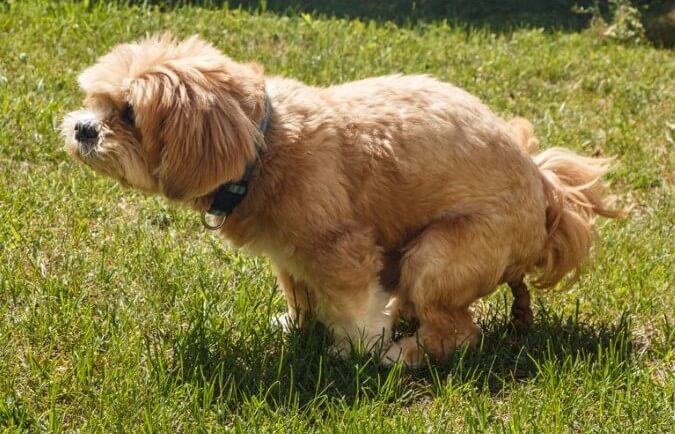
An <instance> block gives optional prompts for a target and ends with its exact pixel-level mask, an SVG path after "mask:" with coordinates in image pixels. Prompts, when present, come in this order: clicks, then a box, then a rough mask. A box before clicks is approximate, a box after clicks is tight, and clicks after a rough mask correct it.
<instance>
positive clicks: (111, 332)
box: [0, 1, 675, 433]
mask: <svg viewBox="0 0 675 434" xmlns="http://www.w3.org/2000/svg"><path fill="white" fill-rule="evenodd" d="M129 3H130V4H131V5H128V4H126V3H124V4H118V3H108V2H93V1H87V2H83V3H77V4H72V3H69V2H57V1H53V2H46V1H45V2H30V1H25V2H23V1H22V2H18V1H9V2H8V1H4V2H3V1H0V246H1V248H0V427H3V428H6V429H7V430H8V431H10V432H11V431H15V432H18V431H30V432H35V431H45V430H48V431H63V430H69V431H73V430H79V431H82V432H111V431H132V432H137V431H141V430H143V431H160V432H184V431H189V432H194V431H213V430H216V431H220V430H236V431H246V432H251V431H265V432H272V431H274V432H304V431H340V432H341V431H347V432H373V433H374V432H386V433H390V432H412V431H425V432H444V431H462V432H464V431H510V432H520V431H533V432H542V431H543V432H569V431H582V432H585V431H605V432H616V431H633V432H635V431H646V432H666V431H670V430H672V426H673V424H674V422H675V419H674V418H673V414H675V408H674V407H675V376H674V370H675V353H674V351H673V342H674V340H675V332H674V329H673V311H674V308H675V299H674V298H675V297H674V295H673V269H675V267H674V265H675V264H674V262H675V261H674V259H673V253H674V252H673V250H674V249H673V247H674V244H673V240H674V239H675V238H674V234H673V228H674V226H675V216H674V213H673V205H675V200H674V197H673V192H672V181H673V163H674V159H675V156H674V155H675V152H673V146H674V142H673V135H674V134H675V55H674V54H673V51H668V50H666V49H662V48H657V47H654V46H652V45H650V43H649V42H644V41H642V42H635V41H633V40H630V41H623V42H620V41H616V40H612V39H608V38H604V37H602V35H601V34H600V33H599V32H597V31H593V30H592V29H588V26H587V25H586V24H584V23H579V22H578V20H577V18H576V17H575V16H572V15H570V17H571V18H570V17H566V16H562V15H560V16H558V15H556V14H558V13H560V11H558V10H557V9H555V8H553V9H552V10H551V11H546V10H540V11H536V14H534V15H532V14H529V15H528V14H526V15H523V16H517V17H516V19H515V20H514V21H513V22H511V21H508V22H509V23H511V24H509V25H508V26H495V25H494V23H495V22H497V23H498V22H499V16H498V15H499V14H497V15H494V14H493V15H492V16H491V18H490V20H489V21H486V22H481V21H480V20H477V19H476V16H470V17H465V18H466V20H464V21H462V20H461V19H457V20H445V21H444V20H443V19H442V17H438V16H434V15H433V14H427V15H424V14H422V15H421V16H419V17H418V16H415V19H400V18H401V17H400V16H399V17H398V18H399V19H394V18H392V17H391V16H389V15H387V14H389V13H392V10H387V11H386V12H387V13H386V14H383V16H382V17H380V18H378V15H377V13H371V12H369V13H368V14H365V13H364V15H363V16H362V17H361V18H359V17H358V15H355V14H354V13H349V14H345V13H343V12H341V11H334V12H335V13H334V16H335V17H334V18H330V16H332V15H331V11H330V10H321V11H320V13H318V14H317V13H311V11H312V9H311V8H310V9H299V8H296V9H293V10H291V11H286V12H284V11H280V10H277V9H273V8H267V9H266V8H265V7H264V6H265V5H266V3H265V2H262V6H260V7H258V8H249V7H246V5H244V6H237V7H235V6H234V5H233V4H231V5H230V7H229V8H228V7H227V4H225V5H224V6H223V5H222V4H219V5H215V6H214V5H213V4H212V5H210V6H209V5H207V7H199V6H195V5H188V6H170V7H167V6H164V7H158V6H148V5H147V3H146V2H134V1H131V2H129ZM150 3H152V2H150ZM304 3H311V2H304ZM316 3H317V4H320V2H316ZM333 3H335V2H333ZM333 3H328V4H329V5H330V4H333ZM483 3H485V2H483ZM560 3H561V2H556V3H555V4H556V8H559V6H560ZM421 4H424V2H421ZM329 9H330V8H329ZM565 10H567V9H565ZM352 12H354V11H352ZM357 12H358V11H357ZM451 12H452V11H447V10H446V11H444V13H451ZM472 13H475V14H478V15H477V16H480V11H472ZM537 14H539V15H537ZM542 14H543V15H542ZM547 14H548V15H547ZM537 17H539V18H541V17H544V18H545V19H538V18H537ZM556 18H560V21H559V22H560V23H561V25H560V26H556V22H557V21H556ZM567 18H569V19H567ZM505 22H507V21H505ZM165 29H170V30H172V31H173V32H174V33H175V34H177V35H180V36H186V35H189V34H192V33H199V34H201V35H202V36H203V37H205V38H206V39H209V40H211V41H213V43H214V44H216V45H217V46H218V47H220V48H221V49H222V50H223V51H224V52H226V53H227V54H229V55H230V56H232V57H234V58H235V59H238V60H253V61H257V62H259V63H261V64H262V65H264V67H265V69H266V71H267V73H268V74H283V75H288V76H292V77H295V78H298V79H300V80H304V81H306V82H308V83H312V84H321V85H323V84H329V83H338V82H343V81H346V80H351V79H356V78H363V77H368V76H371V75H377V74H385V73H392V72H403V73H413V72H414V73H428V74H433V75H435V76H437V77H439V78H441V79H443V80H447V81H449V82H452V83H454V84H456V85H459V86H461V87H464V88H466V89H467V90H469V91H470V92H472V93H474V94H476V95H478V96H479V97H480V98H481V99H482V100H483V101H484V102H485V103H487V104H488V105H489V106H490V107H492V108H493V109H494V110H495V111H496V112H497V113H499V114H500V115H502V116H504V117H507V118H508V117H511V116H514V115H521V116H525V117H527V118H529V119H530V120H532V122H533V123H534V124H535V128H536V131H537V134H538V136H539V137H540V139H541V141H542V143H543V146H544V147H549V146H555V145H562V146H566V147H569V148H572V149H575V150H577V151H579V152H581V153H584V154H588V155H604V156H608V155H615V156H616V157H617V160H616V169H615V170H614V171H613V172H612V173H611V175H610V176H609V182H610V184H611V188H612V190H613V191H614V192H615V193H616V194H617V195H618V197H619V199H618V203H619V204H623V205H626V206H632V207H633V208H632V211H631V213H630V217H629V218H626V219H624V220H620V221H601V222H600V223H599V225H598V243H597V244H596V247H595V249H594V251H593V255H592V256H593V260H592V262H591V263H590V264H589V265H588V266H587V267H586V268H585V269H584V270H583V272H582V274H581V276H580V278H579V280H578V281H576V282H575V283H573V284H572V285H571V286H570V287H569V288H567V289H565V288H558V289H555V290H551V291H549V292H548V293H545V294H537V295H536V296H535V311H536V312H535V324H534V326H533V329H532V330H531V332H530V333H528V334H525V335H518V334H512V333H509V329H508V327H507V322H508V306H509V304H510V295H508V291H507V290H504V289H500V290H499V291H497V292H496V293H495V294H494V295H492V296H490V297H489V298H487V299H486V300H484V301H481V302H480V303H478V305H477V306H476V309H475V310H476V313H477V317H478V318H479V321H480V323H481V326H482V327H483V330H484V337H483V341H482V343H481V345H480V348H479V349H478V350H477V351H476V352H474V353H466V354H456V355H454V356H453V357H452V359H451V360H449V361H448V362H447V363H444V364H441V365H435V366H431V365H430V366H426V367H424V368H423V369H419V370H416V371H408V370H405V369H402V368H400V367H396V368H393V369H385V368H380V367H378V366H376V365H375V364H374V363H373V362H372V361H371V360H369V359H368V358H365V357H355V358H352V359H350V360H347V361H340V360H337V359H335V358H333V357H331V356H330V355H329V354H330V351H329V348H328V345H327V343H328V341H329V336H327V334H326V333H325V331H324V330H322V329H321V327H319V326H317V327H316V328H315V330H313V332H307V333H300V332H296V333H293V334H291V335H290V336H288V337H285V336H283V335H282V334H281V332H280V330H279V329H278V327H276V326H273V325H271V323H270V318H272V317H273V316H274V315H276V314H278V313H281V312H282V311H283V310H284V302H283V300H282V298H281V296H280V294H279V292H278V290H277V288H276V286H275V281H274V279H273V277H272V275H271V274H270V269H269V264H268V263H267V261H266V260H265V259H262V258H249V257H245V256H244V255H242V254H240V253H238V252H236V251H233V250H232V249H230V248H228V246H227V245H226V244H225V243H224V242H223V241H222V240H220V239H218V238H216V237H215V236H214V235H213V234H211V233H208V232H206V231H205V230H204V229H203V228H202V227H201V225H200V223H199V217H198V216H197V215H195V214H193V213H192V212H190V211H188V210H185V209H181V208H178V207H175V206H172V205H169V204H168V203H167V202H165V201H164V200H162V199H160V198H154V197H145V196H143V195H141V194H138V193H135V192H132V191H129V190H125V189H123V188H121V187H120V186H118V185H117V184H115V183H114V182H113V181H110V180H108V179H106V178H103V177H101V176H98V175H96V174H94V173H92V172H91V171H90V170H88V169H86V168H82V167H80V166H79V165H77V164H75V163H74V162H73V161H71V160H70V159H69V158H68V157H67V156H66V155H65V153H64V152H63V150H62V149H61V146H62V143H61V140H60V138H59V134H58V132H57V130H56V128H57V126H58V125H59V123H60V121H61V119H62V116H63V115H64V113H66V112H67V111H70V110H73V109H77V108H78V107H79V105H80V101H81V97H82V95H81V93H80V92H79V91H78V89H77V85H76V81H75V78H76V75H77V73H78V72H79V71H80V70H81V69H82V68H83V67H85V66H86V65H88V64H90V63H92V62H93V61H94V60H95V59H96V57H97V56H99V55H101V54H103V53H105V52H107V51H108V50H109V49H110V48H111V47H112V46H113V45H114V44H115V43H118V42H121V41H127V40H131V39H134V38H139V37H141V36H143V35H145V34H146V33H154V32H158V31H163V30H165Z"/></svg>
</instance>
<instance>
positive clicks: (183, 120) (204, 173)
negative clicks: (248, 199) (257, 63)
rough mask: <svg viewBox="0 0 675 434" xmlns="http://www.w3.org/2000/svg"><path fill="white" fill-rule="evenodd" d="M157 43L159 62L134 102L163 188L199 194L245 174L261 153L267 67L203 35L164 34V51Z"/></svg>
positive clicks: (176, 195)
mask: <svg viewBox="0 0 675 434" xmlns="http://www.w3.org/2000/svg"><path fill="white" fill-rule="evenodd" d="M156 42H157V41H155V45H154V46H153V47H152V50H151V51H152V52H151V55H152V56H151V57H153V58H154V62H153V63H152V64H149V65H148V66H147V67H145V68H142V69H141V70H139V71H136V74H135V75H136V76H135V77H134V78H133V79H132V80H131V81H130V83H129V85H128V100H129V102H130V103H131V105H132V106H133V108H134V110H135V115H136V120H137V125H138V126H139V128H140V129H141V133H142V134H143V136H144V142H145V144H146V146H149V147H150V148H151V149H149V153H150V155H154V156H155V157H154V158H155V160H156V161H155V164H154V167H155V173H154V176H155V177H156V178H157V179H158V181H159V184H160V188H161V190H162V192H163V193H164V194H165V195H166V196H167V197H169V198H171V199H175V200H184V201H185V200H191V199H194V198H196V197H199V196H202V195H204V194H207V193H208V192H210V191H212V190H214V189H215V188H216V187H217V186H218V185H220V184H222V183H223V182H227V181H231V180H234V179H237V178H239V177H241V176H242V175H243V172H244V170H245V166H246V162H247V161H249V160H251V159H253V158H255V155H256V151H255V143H256V140H257V139H258V138H259V132H258V130H257V128H256V125H255V122H254V121H253V119H257V117H256V116H257V115H258V114H259V113H260V112H261V110H262V108H261V107H259V106H260V101H263V100H264V81H263V77H262V70H261V69H256V68H252V67H251V66H249V65H242V64H237V63H235V62H233V61H232V60H230V59H229V58H227V57H225V56H224V55H223V54H222V53H220V51H218V50H217V49H216V48H214V47H213V46H211V45H210V44H208V43H206V42H204V41H202V40H201V39H199V38H197V37H192V38H189V39H187V40H185V41H183V42H181V43H175V42H174V41H173V40H172V39H171V38H170V37H168V36H164V37H162V38H161V39H160V40H159V50H160V53H157V52H156V50H157V43H156ZM143 49H144V46H143V43H141V48H140V50H141V51H143Z"/></svg>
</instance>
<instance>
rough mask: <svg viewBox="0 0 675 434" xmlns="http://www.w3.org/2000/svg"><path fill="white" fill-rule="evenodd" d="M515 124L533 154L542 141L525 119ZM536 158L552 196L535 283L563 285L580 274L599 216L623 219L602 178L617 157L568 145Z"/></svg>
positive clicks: (548, 196) (546, 190) (547, 194)
mask: <svg viewBox="0 0 675 434" xmlns="http://www.w3.org/2000/svg"><path fill="white" fill-rule="evenodd" d="M510 123H511V125H512V126H513V127H515V128H514V131H515V132H516V134H517V136H518V140H519V143H520V145H521V147H522V148H523V149H524V150H525V151H527V152H528V153H530V154H533V153H534V152H535V151H536V148H537V146H538V143H539V142H538V141H537V139H536V138H535V137H534V134H533V128H532V124H530V122H529V121H527V120H526V119H522V118H516V119H514V120H512V121H511V122H510ZM532 159H533V160H534V162H535V164H536V165H537V166H538V167H539V171H540V173H541V179H542V184H543V186H544V193H545V197H546V229H547V232H548V238H547V240H546V244H545V245H544V249H543V251H542V253H541V256H540V258H539V261H538V262H537V263H536V264H535V268H536V272H537V275H536V277H535V280H534V281H533V284H534V285H535V286H537V287H540V288H547V287H551V286H554V285H555V284H556V283H558V282H559V281H560V280H561V279H562V278H563V277H564V276H565V275H566V274H567V273H569V272H570V271H572V270H575V271H577V272H578V270H579V267H580V266H581V265H582V263H583V261H584V259H585V258H586V256H587V254H588V251H589V249H590V247H591V241H592V240H593V226H594V221H595V217H596V215H601V216H604V217H609V218H616V217H620V216H622V215H624V214H625V211H624V210H614V209H611V208H609V207H608V206H607V205H606V204H605V199H604V185H603V183H602V182H601V178H602V176H603V175H604V174H605V173H606V172H607V170H608V169H609V166H610V164H611V162H612V159H611V158H588V157H582V156H580V155H577V154H575V153H574V152H572V151H569V150H567V149H562V148H551V149H547V150H546V151H544V152H541V153H539V154H536V155H532Z"/></svg>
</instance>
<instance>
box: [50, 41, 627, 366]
mask: <svg viewBox="0 0 675 434" xmlns="http://www.w3.org/2000/svg"><path fill="white" fill-rule="evenodd" d="M78 81H79V84H80V87H81V88H82V89H83V90H84V91H85V92H86V98H85V102H84V104H85V107H86V109H84V110H81V111H77V112H73V113H70V114H69V115H67V117H66V119H65V120H64V123H63V126H62V131H63V136H64V138H65V142H66V145H65V148H66V150H67V151H68V152H69V153H70V154H71V155H72V156H73V157H74V158H76V159H77V160H80V161H82V162H83V163H85V164H87V165H89V166H91V167H92V168H94V169H95V170H97V171H100V172H103V173H105V174H107V175H109V176H112V177H114V178H116V179H117V180H118V181H120V182H121V183H123V184H124V185H127V186H130V187H133V188H137V189H140V190H142V191H144V192H147V193H151V194H162V195H164V196H166V197H167V198H169V199H170V200H172V201H177V202H181V203H184V204H187V205H188V206H190V207H192V208H194V209H195V210H197V211H200V212H207V211H209V210H211V209H212V208H213V207H214V200H216V196H217V195H218V194H219V193H218V191H219V189H221V188H222V186H223V185H225V186H230V185H240V186H241V185H242V184H243V186H244V188H243V193H242V191H239V192H238V194H239V197H238V199H239V201H240V203H238V204H237V203H235V204H234V205H235V206H234V207H232V208H233V209H229V210H228V212H227V213H228V214H229V215H228V216H227V218H226V219H225V220H224V222H222V227H220V228H219V229H218V230H219V232H220V233H221V234H222V235H224V236H225V237H227V238H228V239H230V240H231V241H232V242H233V243H234V244H235V245H236V246H239V247H242V248H245V249H246V250H247V251H249V252H252V253H253V254H262V255H266V256H268V257H269V258H270V260H271V262H272V264H273V267H274V272H275V274H276V276H277V278H278V282H279V286H280V287H281V289H282V290H283V293H284V295H285V297H286V300H287V301H288V314H287V316H286V318H285V319H286V321H287V322H291V321H293V322H297V323H300V324H302V322H303V321H304V319H305V316H306V315H308V314H311V315H313V316H315V317H316V318H317V319H318V320H319V321H321V322H322V323H324V324H325V325H327V326H328V327H330V328H331V330H332V331H333V333H334V336H335V343H336V347H337V348H338V349H340V350H341V351H342V352H345V351H348V350H350V348H352V346H351V345H354V344H358V345H359V346H360V347H362V348H366V349H368V350H370V351H372V352H374V353H377V354H378V355H379V356H381V357H382V360H383V361H384V362H394V361H398V360H402V361H404V362H405V363H407V364H409V365H416V364H418V363H420V361H421V360H422V356H423V354H424V353H425V352H426V353H427V354H429V355H430V356H432V357H433V358H435V359H437V360H442V359H443V358H445V357H446V356H447V355H448V354H449V352H450V351H452V350H453V349H454V348H455V347H456V346H457V345H470V344H471V343H473V342H475V340H476V338H477V337H478V336H479V332H480V330H479V328H478V327H477V326H476V325H475V324H474V322H473V320H472V317H471V313H470V309H469V308H470V306H471V304H472V303H473V302H474V301H475V300H476V299H478V298H480V297H483V296H485V295H487V294H489V293H491V292H492V291H494V290H495V288H496V287H497V286H498V285H500V284H501V283H509V284H510V285H511V287H512V289H513V290H514V294H515V295H516V303H514V314H515V316H516V317H519V318H520V319H521V320H524V321H525V322H527V321H528V320H529V319H531V312H530V311H529V303H528V302H529V299H528V298H527V289H526V287H525V286H524V284H523V283H522V282H523V278H524V276H525V275H526V274H531V276H532V278H531V281H532V282H533V284H534V285H535V286H538V287H551V286H553V285H555V284H556V283H557V282H558V281H559V280H561V279H562V278H563V277H564V276H565V275H566V274H567V273H568V272H570V271H573V270H575V269H578V267H579V266H580V264H581V263H582V261H583V260H584V258H585V257H586V255H587V252H588V250H589V247H590V245H591V240H592V234H593V231H592V228H593V221H594V217H595V215H596V214H599V215H603V216H607V217H615V216H618V215H619V212H618V211H614V210H611V209H608V207H607V206H606V205H605V204H604V203H603V196H602V190H603V189H602V185H601V183H600V178H601V176H602V175H603V174H604V173H605V171H606V170H607V166H608V163H609V162H608V160H605V159H591V158H584V157H581V156H578V155H575V154H574V153H572V152H571V151H568V150H565V149H560V148H553V149H549V150H547V151H545V152H543V153H541V154H537V155H533V156H531V155H530V154H531V153H533V152H534V150H535V148H536V145H537V141H536V138H535V137H534V135H533V132H532V126H531V124H530V123H529V122H528V121H526V120H524V119H516V120H514V121H512V122H510V123H507V122H505V121H503V120H502V119H500V118H499V117H498V116H496V115H495V114H493V113H492V112H491V111H490V110H488V108H487V107H485V106H484V105H483V104H482V103H481V102H480V101H479V100H478V99H477V98H475V97H473V96H471V95H470V94H468V93H467V92H465V91H463V90H461V89H459V88H456V87H454V86H451V85H449V84H446V83H442V82H439V81H437V80H435V79H433V78H431V77H428V76H401V75H391V76H386V77H378V78H370V79H366V80H361V81H356V82H351V83H347V84H342V85H338V86H331V87H327V88H318V87H311V86H307V85H305V84H302V83H300V82H298V81H295V80H291V79H287V78H280V77H265V76H264V75H263V70H262V68H261V67H260V66H258V65H256V64H241V63H237V62H234V61H233V60H231V59H230V58H228V57H226V56H225V55H223V54H222V53H221V52H220V51H219V50H217V49H216V48H214V47H213V46H212V45H210V44H208V43H207V42H204V41H203V40H201V39H200V38H199V37H197V36H193V37H191V38H188V39H187V40H184V41H176V40H174V39H173V38H172V37H171V36H169V35H164V36H161V37H153V38H148V39H145V40H142V41H140V42H136V43H130V44H122V45H118V46H116V47H115V48H113V50H112V51H111V52H110V53H109V54H107V55H105V56H103V57H101V58H100V59H99V60H98V62H97V63H96V64H95V65H93V66H91V67H89V68H88V69H86V70H85V71H84V72H82V74H81V75H80V76H79V79H78ZM263 124H265V127H264V128H262V127H261V125H263ZM242 180H244V181H245V182H243V181H242ZM228 183H229V184H228ZM239 190H242V189H239ZM232 191H234V190H232ZM228 194H229V193H228ZM399 315H403V316H404V317H406V318H408V319H414V320H417V321H419V329H418V331H417V333H416V335H415V336H408V337H404V338H401V339H399V340H398V341H393V340H392V327H393V325H394V322H395V320H396V319H397V317H398V316H399Z"/></svg>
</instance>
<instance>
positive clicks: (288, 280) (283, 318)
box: [272, 265, 316, 333]
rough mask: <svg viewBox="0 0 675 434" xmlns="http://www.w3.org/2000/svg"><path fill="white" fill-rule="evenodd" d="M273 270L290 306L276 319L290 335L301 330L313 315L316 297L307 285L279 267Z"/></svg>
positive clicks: (274, 267) (273, 266) (273, 267)
mask: <svg viewBox="0 0 675 434" xmlns="http://www.w3.org/2000/svg"><path fill="white" fill-rule="evenodd" d="M272 270H273V271H274V274H275V275H276V277H277V282H278V284H279V287H280V288H281V291H282V292H283V294H284V296H285V297H286V303H287V304H288V311H287V313H285V314H283V315H279V316H278V317H276V318H275V321H276V322H278V323H279V325H281V327H282V328H283V329H284V332H286V333H288V332H290V331H291V330H293V329H294V328H300V327H302V326H303V324H304V323H305V318H306V317H307V316H308V315H313V312H314V306H316V295H315V293H314V290H313V289H312V288H310V287H309V285H307V283H305V282H303V281H301V280H299V279H297V278H294V277H293V276H291V274H290V273H288V272H287V271H285V270H283V269H282V268H281V267H279V266H277V265H272Z"/></svg>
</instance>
